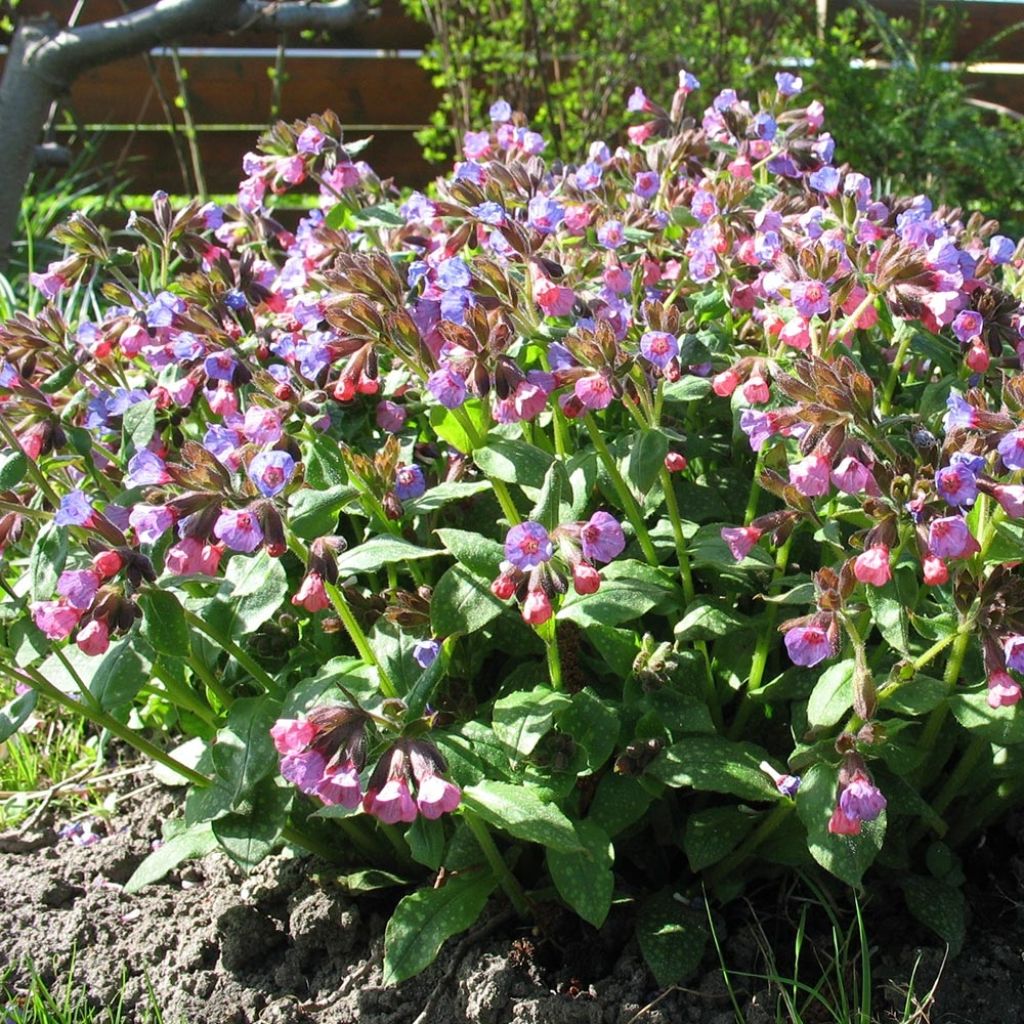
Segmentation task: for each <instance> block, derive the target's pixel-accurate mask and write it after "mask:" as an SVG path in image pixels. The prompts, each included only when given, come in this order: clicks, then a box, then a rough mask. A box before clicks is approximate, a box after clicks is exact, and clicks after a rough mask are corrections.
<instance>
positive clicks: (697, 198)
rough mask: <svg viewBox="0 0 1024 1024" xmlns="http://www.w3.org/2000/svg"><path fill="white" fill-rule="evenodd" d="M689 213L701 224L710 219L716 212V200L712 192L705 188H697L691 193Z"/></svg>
mask: <svg viewBox="0 0 1024 1024" xmlns="http://www.w3.org/2000/svg"><path fill="white" fill-rule="evenodd" d="M690 213H692V214H693V215H694V217H696V218H697V220H699V221H700V222H701V224H706V223H707V222H708V221H709V220H711V218H712V217H714V216H715V215H716V214H717V213H718V202H717V200H716V199H715V196H714V193H712V192H709V191H708V190H707V189H706V188H699V189H697V191H696V192H694V193H693V199H691V200H690Z"/></svg>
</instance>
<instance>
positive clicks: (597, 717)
mask: <svg viewBox="0 0 1024 1024" xmlns="http://www.w3.org/2000/svg"><path fill="white" fill-rule="evenodd" d="M566 703H567V705H568V706H567V707H566V708H565V709H564V710H560V711H559V713H558V716H557V723H558V731H559V732H564V733H568V734H569V735H570V736H571V737H572V738H573V740H575V742H576V745H577V747H581V748H582V749H583V751H584V752H585V754H586V772H581V773H580V774H589V773H591V772H596V771H597V770H598V769H599V768H600V767H601V766H602V765H603V764H604V763H605V761H607V760H608V758H609V757H611V755H612V751H613V750H614V749H615V744H616V742H617V740H618V738H619V729H620V727H621V726H620V723H619V716H618V714H617V713H616V710H615V708H614V707H613V706H611V705H610V704H609V703H606V702H605V701H603V700H602V699H601V698H600V697H598V695H597V694H596V693H595V692H594V691H593V690H591V689H589V688H587V689H583V690H580V691H579V693H574V694H573V695H572V699H571V701H570V700H569V699H567V700H566Z"/></svg>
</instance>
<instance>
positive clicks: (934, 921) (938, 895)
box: [901, 875, 967, 956]
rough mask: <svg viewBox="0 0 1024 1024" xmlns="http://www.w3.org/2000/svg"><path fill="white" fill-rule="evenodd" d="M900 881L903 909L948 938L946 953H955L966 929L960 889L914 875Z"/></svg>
mask: <svg viewBox="0 0 1024 1024" xmlns="http://www.w3.org/2000/svg"><path fill="white" fill-rule="evenodd" d="M901 884H902V886H903V898H904V899H905V900H906V901H907V909H908V910H909V911H910V912H911V914H913V915H914V917H916V918H917V920H918V921H920V922H921V924H923V925H924V926H925V927H926V928H930V929H931V930H932V931H933V932H935V934H936V935H938V936H939V938H940V939H942V940H943V941H945V942H948V943H949V955H950V956H956V955H957V954H958V953H959V952H960V950H961V949H962V948H963V944H964V933H965V931H966V917H967V906H966V902H965V900H964V893H963V890H962V889H961V888H959V887H958V886H952V885H949V884H948V883H947V882H943V881H940V880H939V879H938V878H921V877H917V876H914V875H911V876H909V877H908V878H905V879H904V880H903V882H902V883H901Z"/></svg>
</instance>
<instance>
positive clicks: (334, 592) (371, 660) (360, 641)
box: [324, 583, 398, 699]
mask: <svg viewBox="0 0 1024 1024" xmlns="http://www.w3.org/2000/svg"><path fill="white" fill-rule="evenodd" d="M324 589H325V590H326V591H327V596H328V597H329V598H330V599H331V604H332V605H334V610H335V611H336V612H337V613H338V618H340V619H341V623H342V625H343V626H344V627H345V632H346V633H348V635H349V639H351V641H352V643H353V644H355V648H356V650H357V651H358V652H359V657H360V658H362V659H363V661H365V662H366V663H367V665H372V666H373V667H374V668H375V669H376V670H377V679H378V680H379V682H380V692H381V693H383V694H384V696H385V697H388V698H392V699H393V698H396V697H397V696H398V690H397V689H396V688H395V684H394V683H393V682H392V681H391V677H390V676H389V675H388V673H387V670H386V669H385V668H384V666H383V665H381V663H380V661H378V660H377V655H375V654H374V653H373V648H371V647H370V641H369V640H367V639H366V634H365V633H364V632H363V628H362V626H360V625H359V623H358V622H357V621H356V617H355V616H354V615H353V614H352V609H351V608H349V606H348V601H346V600H345V595H344V594H343V593H342V592H341V589H340V588H338V587H336V586H334V584H332V583H324Z"/></svg>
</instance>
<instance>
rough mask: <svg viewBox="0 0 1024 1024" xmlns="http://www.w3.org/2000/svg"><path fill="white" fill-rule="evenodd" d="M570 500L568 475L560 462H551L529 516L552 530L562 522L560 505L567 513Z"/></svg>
mask: <svg viewBox="0 0 1024 1024" xmlns="http://www.w3.org/2000/svg"><path fill="white" fill-rule="evenodd" d="M571 502H572V485H571V484H570V483H569V475H568V473H566V471H565V465H564V463H562V462H557V461H556V462H552V463H551V465H550V467H549V468H548V471H547V473H546V474H545V475H544V482H543V485H542V486H541V489H540V494H539V495H538V497H537V504H536V505H535V506H534V508H533V511H532V512H531V513H530V518H531V519H532V520H533V521H534V522H537V523H540V524H541V525H542V526H544V527H545V528H546V529H548V530H553V529H554V528H555V527H556V526H558V524H559V523H561V522H563V516H562V511H563V509H562V506H563V504H564V505H565V512H566V514H568V507H569V505H570V504H571Z"/></svg>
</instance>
